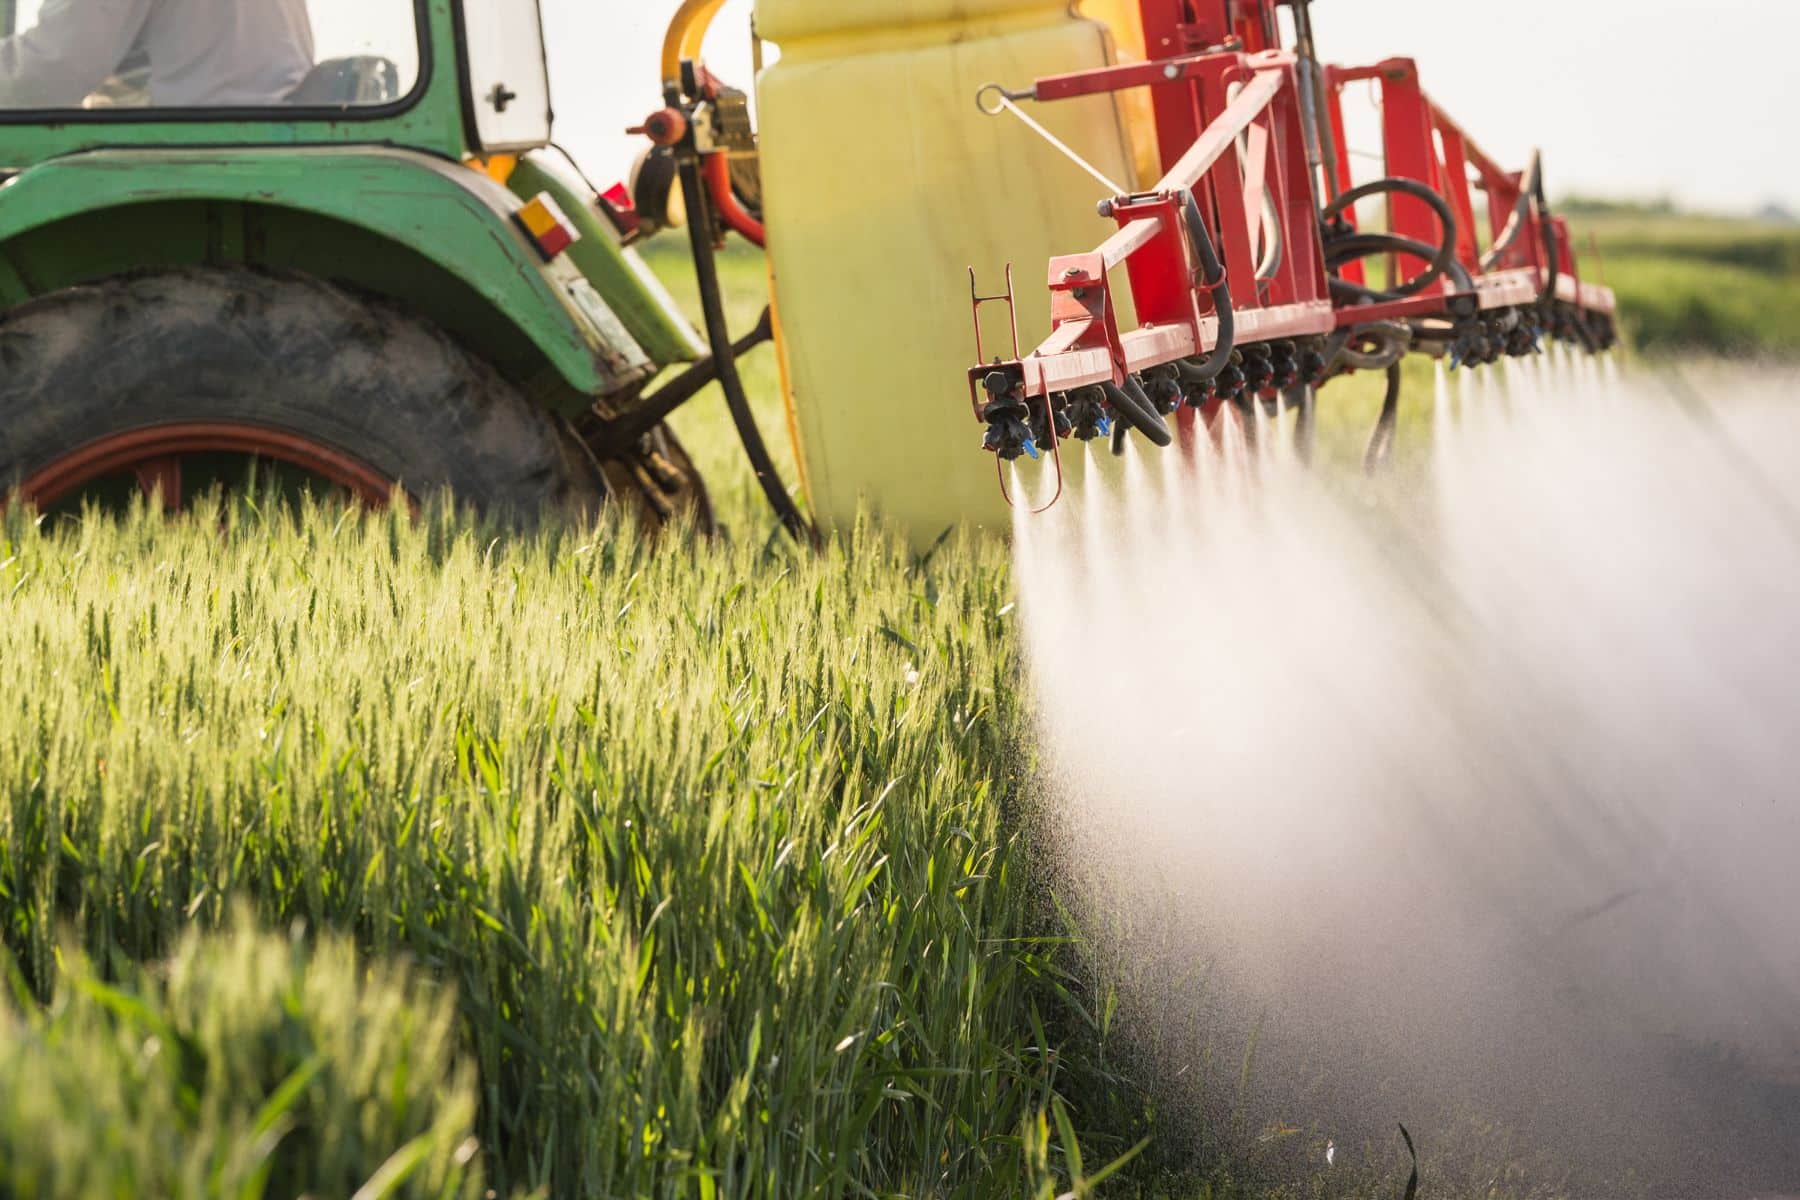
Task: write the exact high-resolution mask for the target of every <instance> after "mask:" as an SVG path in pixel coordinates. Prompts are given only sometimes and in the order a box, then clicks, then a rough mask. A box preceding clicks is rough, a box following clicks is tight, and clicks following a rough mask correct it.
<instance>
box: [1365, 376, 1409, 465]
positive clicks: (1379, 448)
mask: <svg viewBox="0 0 1800 1200" xmlns="http://www.w3.org/2000/svg"><path fill="white" fill-rule="evenodd" d="M1399 420H1400V364H1399V363H1397V362H1396V363H1389V364H1388V369H1387V395H1385V396H1383V397H1382V400H1381V416H1380V417H1379V418H1377V420H1376V422H1375V434H1374V436H1373V437H1371V438H1370V439H1369V449H1368V451H1367V453H1365V454H1364V455H1363V470H1364V471H1365V472H1367V473H1368V474H1370V475H1373V474H1375V472H1377V471H1379V470H1381V468H1382V467H1384V466H1386V465H1387V460H1388V457H1389V456H1390V455H1391V454H1393V452H1394V430H1395V428H1396V427H1397V426H1398V424H1399Z"/></svg>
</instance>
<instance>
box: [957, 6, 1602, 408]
mask: <svg viewBox="0 0 1800 1200" xmlns="http://www.w3.org/2000/svg"><path fill="white" fill-rule="evenodd" d="M1277 2H1278V0H1139V7H1140V10H1141V14H1142V18H1143V28H1144V33H1145V45H1146V47H1147V49H1148V50H1149V52H1150V54H1151V56H1152V60H1151V61H1149V62H1143V63H1131V64H1124V65H1118V66H1111V67H1105V68H1101V69H1098V70H1090V71H1078V72H1073V73H1070V74H1066V75H1057V76H1050V77H1046V78H1040V79H1038V80H1037V81H1036V82H1035V83H1034V84H1033V86H1032V87H1031V88H1030V89H1028V90H1026V91H1025V92H1023V93H1020V92H1006V93H1005V94H1006V95H1008V96H1009V97H1014V98H1030V99H1033V100H1036V101H1039V102H1048V101H1055V100H1062V99H1068V98H1073V97H1078V96H1092V95H1097V94H1102V93H1111V92H1116V91H1120V90H1123V89H1126V88H1132V87H1144V86H1148V88H1149V91H1150V97H1151V105H1152V113H1153V119H1154V122H1155V129H1156V135H1157V145H1158V147H1159V148H1160V153H1161V158H1162V162H1161V165H1162V168H1163V171H1164V172H1165V173H1164V175H1163V178H1162V179H1161V180H1159V181H1158V182H1157V183H1156V184H1155V185H1154V186H1153V187H1151V188H1150V189H1148V190H1147V191H1145V192H1142V193H1138V194H1134V195H1125V196H1119V197H1116V198H1114V199H1113V200H1110V201H1104V202H1102V203H1101V205H1100V211H1101V214H1102V215H1103V216H1110V217H1112V218H1113V219H1114V220H1115V221H1116V222H1117V223H1118V226H1119V228H1118V230H1117V231H1116V232H1115V233H1114V234H1113V235H1112V236H1111V237H1109V238H1107V239H1106V241H1104V242H1103V243H1101V244H1100V245H1099V246H1098V247H1096V248H1095V249H1094V250H1092V251H1089V252H1087V253H1084V254H1073V255H1062V256H1058V257H1054V258H1052V259H1051V260H1050V264H1049V273H1048V283H1049V287H1050V291H1051V332H1050V335H1049V336H1048V337H1047V338H1045V339H1044V341H1043V342H1041V343H1040V344H1039V345H1038V346H1037V348H1036V349H1034V350H1033V351H1031V352H1030V353H1029V354H1027V355H1025V356H1024V357H1023V358H1017V359H1014V360H1013V361H1011V362H1003V363H986V364H980V365H978V366H976V367H974V368H972V369H971V370H970V372H969V389H970V400H971V403H972V405H973V407H974V409H975V414H976V416H977V418H983V415H984V412H985V411H986V408H987V403H986V402H984V400H983V398H982V390H983V387H984V381H988V380H991V379H992V378H993V376H994V373H995V372H996V371H1000V372H1002V373H1004V374H1006V375H1007V376H1008V377H1009V378H1010V379H1012V380H1013V382H1014V393H1013V395H1014V398H1015V399H1030V398H1037V397H1049V396H1052V395H1055V394H1058V393H1064V392H1068V391H1070V390H1072V389H1075V388H1079V387H1083V386H1089V385H1099V386H1102V387H1108V388H1120V387H1124V388H1127V389H1129V388H1131V387H1133V386H1134V385H1133V383H1132V377H1133V376H1134V375H1136V374H1137V373H1139V372H1143V371H1145V370H1147V369H1150V368H1155V367H1159V366H1162V365H1163V364H1180V363H1183V362H1184V360H1185V361H1192V360H1193V359H1195V358H1196V357H1197V356H1201V355H1206V354H1210V353H1213V352H1214V351H1215V350H1216V349H1217V348H1218V346H1219V343H1220V340H1221V339H1220V317H1221V315H1222V314H1221V313H1220V312H1219V306H1218V304H1216V303H1215V300H1214V294H1215V293H1214V291H1213V288H1212V284H1213V282H1214V281H1211V280H1208V279H1206V278H1205V277H1204V275H1205V273H1204V272H1203V271H1202V270H1201V269H1200V261H1199V260H1200V257H1201V249H1200V247H1199V246H1197V245H1196V240H1197V239H1196V238H1195V237H1194V236H1192V235H1191V234H1189V233H1184V229H1183V221H1182V216H1181V214H1182V208H1183V205H1184V204H1186V203H1187V198H1188V197H1189V196H1191V197H1192V199H1193V201H1194V202H1195V203H1196V204H1197V206H1198V209H1199V213H1200V218H1201V220H1202V221H1203V222H1204V224H1205V228H1206V231H1207V232H1208V233H1209V234H1210V238H1211V240H1212V242H1213V243H1214V244H1215V245H1217V246H1218V247H1219V257H1220V259H1221V260H1222V263H1223V266H1224V270H1225V278H1226V280H1227V281H1228V284H1229V306H1230V309H1231V310H1232V311H1231V313H1229V314H1225V315H1227V316H1228V317H1229V318H1230V319H1231V323H1232V324H1234V325H1235V338H1234V339H1232V338H1227V339H1226V341H1227V343H1228V344H1227V347H1226V348H1227V349H1229V348H1230V343H1231V342H1233V341H1235V344H1236V345H1238V346H1246V345H1254V344H1257V343H1266V342H1271V341H1276V340H1278V339H1291V338H1297V337H1308V336H1319V335H1331V334H1337V335H1338V336H1339V337H1347V336H1351V335H1354V334H1355V333H1356V331H1358V330H1359V329H1360V328H1367V327H1370V326H1372V325H1373V324H1374V323H1377V322H1395V321H1401V322H1404V321H1421V320H1425V321H1430V320H1441V321H1444V322H1448V323H1450V324H1451V325H1454V324H1456V323H1458V322H1467V321H1469V320H1470V319H1471V318H1475V317H1478V316H1479V315H1480V314H1482V313H1489V312H1493V311H1494V310H1511V309H1524V308H1526V307H1529V306H1548V305H1552V304H1561V305H1565V306H1569V307H1570V308H1572V309H1574V310H1576V311H1577V313H1578V315H1580V316H1581V317H1582V318H1583V319H1585V318H1586V317H1587V316H1589V315H1593V316H1597V317H1600V318H1603V319H1604V320H1605V321H1606V323H1607V326H1608V328H1610V323H1611V319H1612V317H1613V315H1614V313H1615V311H1616V308H1617V304H1616V300H1615V298H1614V296H1613V293H1612V292H1611V290H1610V289H1608V288H1605V287H1602V286H1599V285H1597V284H1594V283H1590V282H1586V281H1584V280H1582V279H1581V277H1580V272H1579V264H1578V262H1577V260H1576V258H1575V256H1574V254H1573V253H1572V251H1571V249H1570V240H1569V235H1568V227H1567V224H1566V223H1565V222H1564V221H1562V220H1561V219H1560V218H1557V217H1554V216H1553V215H1552V214H1550V213H1549V212H1548V210H1547V208H1546V207H1544V206H1543V205H1542V203H1541V201H1542V188H1541V182H1540V181H1538V180H1537V178H1536V172H1535V171H1529V172H1528V171H1519V172H1509V171H1506V170H1504V169H1502V168H1501V167H1499V166H1498V165H1497V164H1496V163H1495V161H1494V160H1493V159H1492V158H1491V157H1490V156H1489V155H1488V154H1486V153H1485V152H1484V151H1482V150H1481V148H1480V147H1479V146H1477V145H1476V144H1475V143H1474V142H1473V141H1472V140H1471V139H1470V138H1469V137H1468V136H1467V135H1466V134H1465V133H1464V132H1463V130H1462V128H1461V127H1460V126H1458V125H1457V124H1456V123H1455V122H1454V121H1452V120H1451V119H1450V118H1449V117H1448V116H1446V115H1445V113H1444V112H1443V110H1442V109H1440V108H1439V107H1438V106H1437V105H1436V104H1434V103H1433V102H1432V101H1431V99H1430V98H1429V97H1428V96H1427V94H1426V93H1425V92H1424V90H1423V89H1422V87H1421V85H1420V81H1419V72H1418V68H1417V65H1416V64H1415V63H1414V62H1413V61H1412V60H1411V59H1406V58H1391V59H1387V60H1384V61H1382V62H1379V63H1376V64H1373V65H1371V66H1365V67H1352V68H1345V67H1335V66H1320V65H1319V64H1318V63H1317V62H1316V60H1315V59H1313V58H1312V57H1311V56H1310V51H1311V35H1310V20H1309V19H1308V18H1307V16H1306V12H1305V0H1281V2H1285V3H1289V4H1291V5H1293V6H1294V7H1295V10H1296V16H1297V18H1298V20H1297V25H1298V27H1299V28H1300V29H1301V30H1302V35H1303V36H1302V39H1301V40H1302V51H1303V52H1296V51H1294V50H1289V49H1284V48H1282V47H1281V46H1280V45H1279V29H1278V26H1277V23H1276V20H1275V9H1276V5H1277ZM1365 80H1367V81H1373V82H1375V83H1376V84H1377V85H1378V86H1379V87H1380V90H1381V107H1382V113H1383V117H1382V135H1383V158H1384V161H1385V164H1386V170H1387V175H1388V178H1389V179H1390V180H1400V181H1409V182H1410V183H1412V184H1416V185H1420V186H1421V187H1422V188H1424V189H1429V191H1430V192H1431V193H1433V194H1435V195H1436V196H1437V197H1439V198H1440V200H1441V202H1442V203H1445V204H1447V209H1446V210H1445V211H1447V212H1449V213H1450V214H1451V215H1452V217H1453V219H1454V227H1455V256H1454V257H1455V263H1454V266H1450V269H1449V270H1440V271H1439V272H1438V274H1437V276H1436V277H1435V278H1430V279H1429V281H1428V282H1426V283H1424V285H1423V286H1420V287H1418V288H1417V289H1416V290H1410V291H1408V289H1404V288H1403V289H1400V290H1402V291H1408V294H1405V295H1392V294H1383V295H1381V296H1379V297H1374V296H1369V295H1364V296H1361V297H1358V298H1356V299H1348V298H1346V296H1345V295H1344V294H1343V292H1344V285H1346V284H1350V285H1356V287H1359V288H1366V284H1367V279H1366V273H1365V271H1364V267H1363V264H1362V262H1361V261H1360V260H1351V261H1348V262H1342V263H1340V264H1338V265H1336V266H1332V265H1330V262H1329V260H1328V257H1327V245H1326V242H1325V235H1326V229H1325V228H1324V227H1323V226H1322V224H1321V220H1320V217H1321V214H1322V213H1328V212H1329V203H1330V202H1331V201H1335V200H1336V199H1337V198H1338V197H1339V196H1340V195H1343V194H1344V193H1347V192H1349V191H1351V189H1352V183H1353V181H1352V179H1351V174H1350V168H1349V154H1348V152H1347V149H1346V145H1345V139H1344V117H1343V104H1342V95H1343V90H1344V88H1345V87H1346V86H1348V85H1350V84H1352V83H1356V82H1360V81H1365ZM1471 168H1472V169H1473V170H1474V171H1475V173H1476V175H1477V177H1478V180H1479V186H1480V187H1481V189H1482V190H1483V192H1484V193H1485V196H1486V200H1487V207H1488V213H1489V221H1490V224H1491V234H1490V249H1489V251H1488V260H1487V261H1486V262H1485V265H1484V259H1483V256H1482V252H1481V249H1480V246H1479V244H1478V238H1477V235H1476V229H1475V205H1474V199H1473V191H1472V183H1471V179H1470V170H1471ZM1534 193H1535V194H1534ZM1265 195H1266V197H1267V202H1266V203H1265ZM1321 197H1324V199H1321ZM1388 204H1389V212H1388V225H1387V228H1388V230H1389V231H1390V233H1391V234H1393V235H1397V236H1398V238H1401V239H1408V240H1410V241H1412V242H1415V243H1422V244H1424V245H1427V246H1429V245H1435V244H1438V243H1439V242H1440V241H1441V240H1444V239H1445V238H1446V236H1447V234H1446V229H1445V228H1444V226H1443V225H1442V224H1441V223H1440V216H1439V213H1438V212H1436V211H1434V207H1433V205H1432V204H1430V203H1427V202H1426V201H1425V200H1424V199H1422V198H1420V197H1419V196H1417V195H1412V194H1407V193H1406V192H1404V191H1393V192H1389V194H1388ZM1515 214H1518V215H1519V219H1517V220H1514V219H1513V218H1514V215H1515ZM1271 220H1272V221H1273V222H1274V225H1275V229H1274V230H1273V232H1274V234H1275V236H1277V237H1279V239H1280V240H1279V247H1280V253H1279V255H1278V256H1277V257H1275V261H1274V265H1273V266H1272V267H1270V266H1268V265H1267V263H1266V262H1265V263H1264V264H1261V273H1260V274H1259V263H1258V261H1257V258H1258V255H1259V249H1258V248H1259V246H1262V245H1263V239H1264V236H1265V229H1267V227H1268V223H1269V222H1270V221H1271ZM1335 220H1336V224H1335V226H1333V229H1334V230H1335V232H1336V233H1337V234H1338V235H1355V234H1356V233H1357V224H1356V213H1355V207H1354V205H1353V204H1351V205H1347V206H1345V209H1344V211H1343V212H1342V213H1341V215H1336V216H1335ZM1389 257H1390V261H1391V262H1392V266H1391V269H1390V278H1394V279H1412V278H1414V277H1424V276H1426V275H1427V274H1428V272H1427V271H1426V268H1427V267H1428V266H1429V265H1430V264H1428V263H1426V261H1425V260H1424V259H1423V258H1422V257H1419V256H1415V255H1409V254H1405V253H1398V252H1396V253H1393V254H1391V255H1390V256H1389ZM1120 265H1123V266H1124V267H1125V270H1126V276H1127V286H1128V288H1129V290H1130V295H1131V299H1132V302H1133V308H1134V311H1135V312H1136V313H1137V315H1138V321H1139V325H1138V328H1136V329H1131V330H1125V331H1121V330H1120V328H1119V323H1118V319H1117V315H1116V314H1117V312H1118V310H1119V307H1120V306H1119V305H1118V304H1117V303H1115V299H1114V293H1113V290H1112V289H1113V286H1114V285H1113V283H1112V282H1111V280H1110V278H1109V275H1108V272H1109V271H1110V270H1111V269H1112V268H1114V267H1117V266H1120ZM1445 265H1446V266H1449V264H1445ZM1334 290H1335V291H1336V292H1337V293H1338V294H1337V295H1335V296H1334ZM1438 349H1439V350H1440V351H1441V350H1442V349H1443V347H1442V346H1441V345H1440V346H1438ZM1330 369H1331V370H1332V371H1334V372H1335V371H1336V370H1340V369H1342V368H1340V367H1337V366H1335V365H1333V366H1332V367H1331V368H1330ZM1310 382H1312V383H1321V382H1323V379H1322V378H1320V379H1315V380H1312V381H1310ZM986 386H988V387H990V388H991V384H987V385H986ZM1272 392H1273V389H1268V388H1265V389H1261V390H1259V392H1258V394H1272ZM990 394H991V392H990ZM1046 402H1047V401H1046ZM1195 416H1196V410H1195V409H1194V408H1192V407H1183V408H1182V409H1181V412H1180V424H1181V427H1182V429H1183V431H1184V433H1185V432H1187V431H1190V430H1191V427H1192V424H1193V421H1194V419H1195ZM1050 423H1051V424H1052V425H1054V421H1051V422H1050Z"/></svg>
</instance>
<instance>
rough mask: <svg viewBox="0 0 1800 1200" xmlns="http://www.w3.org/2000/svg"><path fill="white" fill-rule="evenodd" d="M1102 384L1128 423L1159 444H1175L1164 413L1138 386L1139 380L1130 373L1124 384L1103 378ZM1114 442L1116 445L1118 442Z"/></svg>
mask: <svg viewBox="0 0 1800 1200" xmlns="http://www.w3.org/2000/svg"><path fill="white" fill-rule="evenodd" d="M1100 386H1101V388H1102V389H1103V390H1105V392H1106V398H1107V400H1109V401H1111V403H1112V406H1113V408H1114V410H1115V411H1117V412H1118V414H1119V415H1120V416H1121V417H1123V418H1124V419H1125V423H1126V424H1128V425H1130V426H1131V427H1132V428H1133V429H1135V430H1137V431H1138V432H1139V433H1141V434H1143V435H1144V436H1145V437H1147V438H1149V439H1150V440H1151V441H1152V442H1153V443H1155V444H1156V445H1158V446H1169V445H1173V444H1174V441H1175V435H1174V434H1172V433H1170V432H1169V427H1168V425H1167V424H1165V423H1164V422H1163V419H1162V414H1161V413H1159V412H1157V411H1156V406H1155V405H1153V404H1151V403H1150V397H1148V396H1146V395H1144V390H1143V389H1142V388H1140V387H1139V386H1138V383H1137V380H1135V379H1133V378H1132V377H1131V376H1130V375H1129V374H1128V375H1126V376H1125V383H1124V385H1123V386H1120V385H1119V384H1116V383H1114V382H1112V381H1111V380H1102V381H1101V382H1100ZM1114 444H1115V447H1116V446H1117V443H1116V442H1115V443H1114Z"/></svg>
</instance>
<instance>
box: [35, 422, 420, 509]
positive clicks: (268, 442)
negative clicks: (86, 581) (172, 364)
mask: <svg viewBox="0 0 1800 1200" xmlns="http://www.w3.org/2000/svg"><path fill="white" fill-rule="evenodd" d="M192 454H243V455H248V456H251V457H254V458H262V459H268V460H271V461H273V462H279V463H286V464H288V465H290V466H294V467H298V468H299V469H301V470H303V471H305V472H307V473H308V474H311V475H316V476H318V477H319V478H320V479H323V480H326V481H327V482H329V483H333V484H336V485H337V486H338V487H341V488H343V489H345V490H346V491H348V492H349V493H350V494H351V495H353V496H355V497H357V498H358V499H359V500H362V501H363V502H365V503H367V504H373V505H382V504H385V503H387V499H388V496H389V494H390V493H391V492H392V490H393V486H394V483H393V481H392V480H390V479H388V478H387V477H386V476H384V475H382V474H381V472H379V471H377V470H375V469H374V468H373V467H371V466H369V465H368V464H367V463H364V462H363V461H361V460H360V459H358V458H356V457H354V456H353V455H349V454H345V453H344V452H343V451H342V450H339V449H336V448H335V447H332V446H327V445H325V444H324V443H323V442H317V441H314V440H313V439H311V438H309V437H304V436H302V435H300V434H297V433H289V432H288V431H286V430H283V429H269V428H265V427H263V426H258V425H241V424H233V423H229V422H223V421H185V422H179V423H176V424H170V425H152V426H150V427H148V428H145V429H133V430H130V431H128V432H126V433H113V434H107V435H106V436H105V437H99V438H95V439H94V440H93V441H91V442H88V443H87V444H86V445H83V446H79V447H77V448H75V449H73V450H71V451H69V452H68V453H66V454H64V455H62V456H60V457H58V458H57V459H56V460H55V461H53V462H51V463H50V464H49V465H47V466H45V467H42V468H40V469H39V470H37V471H34V472H33V473H32V474H31V475H29V476H27V477H26V478H25V480H24V482H22V483H21V484H20V485H19V495H20V496H21V497H23V498H24V499H26V500H29V501H31V502H32V503H33V504H35V505H37V506H38V507H39V508H48V507H49V506H50V505H53V504H55V503H56V502H57V501H59V500H62V499H63V498H65V497H66V496H68V495H69V494H70V493H71V492H75V491H78V490H79V489H81V488H83V487H86V486H87V485H89V484H92V483H94V482H96V481H97V480H100V479H103V478H105V477H106V476H109V475H117V474H120V473H122V472H126V471H130V472H132V473H133V474H135V475H136V476H137V481H138V486H139V487H140V488H142V489H143V490H144V493H145V494H146V495H148V494H150V493H152V492H154V491H156V490H157V489H158V488H159V487H160V489H161V493H162V498H163V506H164V507H165V508H169V509H176V508H179V507H180V506H181V460H182V459H183V458H185V457H187V456H188V455H192Z"/></svg>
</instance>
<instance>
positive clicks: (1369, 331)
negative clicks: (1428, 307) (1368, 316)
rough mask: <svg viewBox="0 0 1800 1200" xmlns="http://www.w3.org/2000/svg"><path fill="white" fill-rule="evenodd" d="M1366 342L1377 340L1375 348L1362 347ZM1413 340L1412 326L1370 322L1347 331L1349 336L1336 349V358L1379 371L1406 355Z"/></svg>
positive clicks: (1350, 364)
mask: <svg viewBox="0 0 1800 1200" xmlns="http://www.w3.org/2000/svg"><path fill="white" fill-rule="evenodd" d="M1366 342H1375V343H1378V348H1377V349H1373V350H1364V349H1361V348H1360V346H1361V345H1362V344H1363V343H1366ZM1412 343H1413V332H1412V327H1411V326H1409V325H1405V324H1403V323H1401V322H1399V321H1370V322H1369V323H1368V324H1366V325H1358V326H1357V327H1356V328H1355V329H1353V330H1351V331H1350V337H1349V338H1348V339H1347V340H1346V341H1345V342H1344V344H1343V345H1342V346H1341V347H1340V348H1339V349H1338V353H1337V357H1338V361H1340V362H1343V363H1346V364H1348V365H1349V366H1352V367H1355V368H1356V369H1357V370H1359V371H1379V370H1381V369H1382V368H1384V367H1391V366H1393V365H1394V364H1395V363H1397V362H1399V361H1400V360H1401V359H1402V358H1404V357H1406V352H1407V351H1408V350H1410V349H1411V348H1412Z"/></svg>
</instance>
